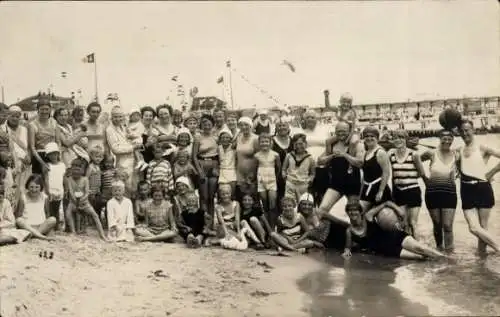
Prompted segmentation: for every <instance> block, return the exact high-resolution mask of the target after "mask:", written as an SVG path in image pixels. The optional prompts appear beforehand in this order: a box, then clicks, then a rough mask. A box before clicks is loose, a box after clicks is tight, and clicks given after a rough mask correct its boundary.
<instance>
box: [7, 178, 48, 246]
mask: <svg viewBox="0 0 500 317" xmlns="http://www.w3.org/2000/svg"><path fill="white" fill-rule="evenodd" d="M25 187H26V193H25V194H24V195H23V196H22V197H21V199H20V201H19V210H20V211H21V216H20V217H18V218H17V219H16V226H17V227H18V228H19V229H24V230H27V231H29V232H31V234H32V236H33V237H34V238H37V239H41V240H47V241H52V240H54V239H53V238H50V237H48V236H47V234H48V233H49V232H51V231H52V229H54V228H55V227H56V225H57V220H56V218H55V217H51V216H50V207H49V198H48V197H47V195H45V193H44V192H43V179H42V177H41V176H40V175H38V174H33V175H31V176H30V177H29V178H28V180H27V181H26V186H25Z"/></svg>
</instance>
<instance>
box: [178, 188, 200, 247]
mask: <svg viewBox="0 0 500 317" xmlns="http://www.w3.org/2000/svg"><path fill="white" fill-rule="evenodd" d="M178 227H179V234H180V236H181V237H182V238H183V239H184V241H186V244H187V246H188V247H190V248H199V247H201V245H202V243H203V239H204V236H203V228H204V227H205V212H204V211H203V209H200V208H199V204H198V196H196V195H195V194H194V193H193V192H191V193H189V194H187V204H186V208H185V209H184V210H183V211H182V213H181V217H180V223H179V224H178Z"/></svg>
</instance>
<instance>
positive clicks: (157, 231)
mask: <svg viewBox="0 0 500 317" xmlns="http://www.w3.org/2000/svg"><path fill="white" fill-rule="evenodd" d="M151 197H152V198H153V200H152V202H151V204H149V206H148V208H147V209H146V214H145V220H146V221H145V224H146V227H140V228H136V230H135V233H136V236H137V241H149V242H173V240H174V238H175V237H177V235H178V232H177V225H176V223H175V217H174V213H173V210H172V204H171V203H170V202H168V201H166V200H165V196H164V192H163V188H162V187H159V186H154V187H153V188H152V190H151Z"/></svg>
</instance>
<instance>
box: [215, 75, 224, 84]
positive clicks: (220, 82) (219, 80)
mask: <svg viewBox="0 0 500 317" xmlns="http://www.w3.org/2000/svg"><path fill="white" fill-rule="evenodd" d="M223 82H224V77H223V76H220V77H219V78H217V83H218V84H222V83H223Z"/></svg>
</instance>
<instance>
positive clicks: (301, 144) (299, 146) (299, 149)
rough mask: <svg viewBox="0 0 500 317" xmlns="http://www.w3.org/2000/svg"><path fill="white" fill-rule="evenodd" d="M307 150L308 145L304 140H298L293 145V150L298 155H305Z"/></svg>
mask: <svg viewBox="0 0 500 317" xmlns="http://www.w3.org/2000/svg"><path fill="white" fill-rule="evenodd" d="M306 148H307V143H306V141H305V140H304V138H300V139H297V140H296V141H295V143H294V144H293V149H294V150H295V152H296V153H304V152H305V151H306Z"/></svg>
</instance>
